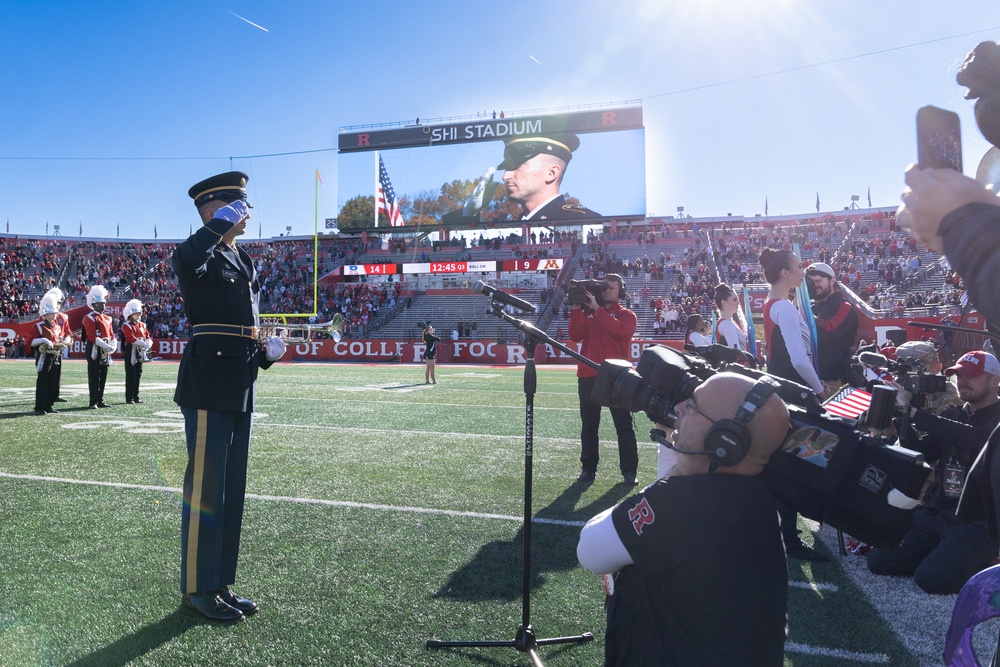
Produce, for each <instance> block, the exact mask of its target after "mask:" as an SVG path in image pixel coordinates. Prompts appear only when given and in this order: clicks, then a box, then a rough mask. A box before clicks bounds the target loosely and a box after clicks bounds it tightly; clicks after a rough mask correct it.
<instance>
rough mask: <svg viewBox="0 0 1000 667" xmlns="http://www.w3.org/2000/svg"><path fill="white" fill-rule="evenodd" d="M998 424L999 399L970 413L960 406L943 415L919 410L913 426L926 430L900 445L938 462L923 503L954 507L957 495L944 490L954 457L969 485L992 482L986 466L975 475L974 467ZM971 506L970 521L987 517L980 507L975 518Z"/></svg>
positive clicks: (968, 512) (968, 508)
mask: <svg viewBox="0 0 1000 667" xmlns="http://www.w3.org/2000/svg"><path fill="white" fill-rule="evenodd" d="M998 424H1000V401H998V402H996V403H993V404H992V405H988V406H986V407H985V408H983V409H982V410H977V411H976V412H975V413H973V414H971V415H970V414H969V413H968V412H966V411H965V410H964V409H963V408H958V407H950V408H947V409H946V410H945V412H944V413H943V414H942V416H940V417H938V416H935V415H932V414H930V413H928V412H925V411H923V410H918V411H917V413H916V415H915V416H914V418H913V426H914V427H916V428H918V429H920V430H921V431H925V433H924V434H923V435H922V436H920V437H919V438H915V437H910V438H909V439H907V440H906V441H904V442H902V443H901V444H902V445H903V446H904V447H908V448H910V449H914V450H916V451H918V452H921V453H923V454H924V456H925V457H926V458H927V462H928V463H934V462H935V461H936V462H937V475H936V478H935V482H934V483H933V484H931V485H930V486H929V487H928V488H927V492H926V494H925V495H924V502H925V503H926V504H927V505H928V506H930V507H941V508H947V509H954V508H955V506H956V505H958V499H957V498H949V497H948V495H947V494H946V493H945V485H944V482H943V479H944V477H945V476H946V473H945V469H946V467H947V466H948V465H949V462H950V461H951V460H952V459H954V461H955V462H957V463H958V465H960V466H961V467H962V469H963V470H964V471H965V472H966V485H968V484H973V485H974V486H979V485H982V484H983V483H984V482H985V483H986V484H987V485H988V484H989V480H988V479H985V480H984V479H983V473H984V470H983V469H980V470H976V471H975V476H974V475H973V471H972V470H971V468H972V464H973V463H974V462H975V460H976V458H977V457H978V456H979V453H980V452H981V451H982V450H983V449H984V447H985V444H986V441H987V439H988V438H989V437H990V433H992V432H993V429H995V428H996V427H997V425H998ZM910 433H911V434H912V433H913V429H910ZM974 477H975V482H974V483H973V478H974ZM963 491H964V487H963ZM972 509H973V508H972V506H971V505H970V506H969V507H967V508H966V510H967V512H966V516H967V517H970V518H969V520H982V519H983V518H985V513H983V512H981V511H979V510H977V511H976V514H978V515H979V516H978V519H972V518H971V515H970V512H971V511H972Z"/></svg>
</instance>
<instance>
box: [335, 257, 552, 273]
mask: <svg viewBox="0 0 1000 667" xmlns="http://www.w3.org/2000/svg"><path fill="white" fill-rule="evenodd" d="M562 267H563V259H562V258H561V257H553V258H544V259H505V260H501V261H499V262H497V261H492V260H491V261H483V262H454V261H443V262H420V263H407V264H345V265H344V266H343V271H344V275H345V276H395V275H411V276H412V275H429V274H430V275H433V274H443V273H486V272H490V271H508V272H510V271H558V270H559V269H561V268H562Z"/></svg>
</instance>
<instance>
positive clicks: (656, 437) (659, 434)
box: [649, 428, 723, 456]
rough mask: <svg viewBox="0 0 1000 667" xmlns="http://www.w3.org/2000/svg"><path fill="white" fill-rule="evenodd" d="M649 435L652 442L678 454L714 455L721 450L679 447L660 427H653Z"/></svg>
mask: <svg viewBox="0 0 1000 667" xmlns="http://www.w3.org/2000/svg"><path fill="white" fill-rule="evenodd" d="M649 437H650V438H652V440H653V442H658V443H660V444H661V445H663V446H664V447H666V448H667V449H672V450H674V451H675V452H677V453H679V454H691V455H692V456H715V455H717V454H721V453H723V452H719V450H716V449H702V450H696V449H681V448H680V447H677V446H676V445H674V444H673V443H672V442H670V441H669V440H667V433H666V431H664V430H663V429H662V428H654V429H653V430H651V431H650V432H649Z"/></svg>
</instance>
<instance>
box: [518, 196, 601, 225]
mask: <svg viewBox="0 0 1000 667" xmlns="http://www.w3.org/2000/svg"><path fill="white" fill-rule="evenodd" d="M599 217H601V214H600V213H595V212H594V211H591V210H590V209H589V208H586V207H584V206H575V205H573V204H567V203H566V197H564V196H563V195H559V196H558V197H556V198H555V199H553V200H552V201H550V202H549V203H548V204H546V205H545V206H543V207H541V208H540V209H538V210H537V211H535V214H534V215H532V216H531V220H576V219H577V218H599ZM522 219H523V218H522Z"/></svg>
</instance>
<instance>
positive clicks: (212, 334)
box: [173, 171, 285, 622]
mask: <svg viewBox="0 0 1000 667" xmlns="http://www.w3.org/2000/svg"><path fill="white" fill-rule="evenodd" d="M247 180H248V177H247V175H246V174H244V173H242V172H239V171H230V172H226V173H224V174H219V175H217V176H213V177H211V178H208V179H205V180H204V181H201V182H200V183H198V184H196V185H194V186H193V187H191V189H190V190H189V191H188V195H189V196H190V197H191V198H192V199H193V200H194V205H195V206H196V207H197V209H198V215H199V216H200V217H201V220H202V223H203V224H202V227H201V228H200V229H198V230H197V231H195V232H194V234H192V235H191V236H189V237H188V238H187V240H185V241H183V242H182V243H180V244H179V245H178V246H177V249H176V250H175V251H174V255H173V267H174V273H176V274H177V280H178V283H179V285H180V290H181V297H183V299H184V311H185V313H186V314H187V317H188V320H189V321H190V322H191V325H192V326H191V340H190V341H189V342H188V344H187V346H186V347H185V348H184V356H183V357H182V358H181V363H180V366H179V368H178V371H177V390H176V391H175V392H174V402H176V403H177V405H179V406H180V408H181V413H182V414H183V415H184V431H185V435H186V438H187V451H188V463H187V469H186V470H185V472H184V503H183V508H182V510H181V581H180V585H181V594H182V598H181V604H182V605H183V606H184V607H185V608H187V609H189V610H191V611H193V612H195V613H197V614H200V615H201V616H204V617H206V618H209V619H211V620H215V621H229V622H231V621H240V620H242V619H243V618H244V617H246V616H249V615H250V614H253V613H256V611H257V604H256V603H254V602H253V601H252V600H249V599H247V598H243V597H240V596H238V595H236V594H235V593H233V592H232V591H231V590H229V587H230V586H231V585H232V584H233V583H235V581H236V562H237V560H238V557H239V550H240V534H241V532H242V525H243V502H244V496H245V494H246V481H247V457H248V454H249V449H250V430H251V427H252V424H253V409H254V399H255V394H256V385H257V371H258V369H260V368H268V367H269V366H271V364H273V363H274V362H275V361H277V360H278V359H280V358H281V355H282V354H284V352H285V344H284V343H283V342H282V341H281V339H280V338H277V337H275V336H271V337H269V338H268V339H267V340H266V341H264V344H263V345H262V344H261V341H260V340H259V338H258V334H257V325H258V323H259V310H258V300H259V294H260V283H259V282H258V280H257V271H256V270H255V269H254V265H253V261H252V260H251V258H250V255H248V254H247V253H246V251H244V250H242V249H241V248H238V247H237V246H236V239H237V237H239V236H241V235H243V234H244V233H246V226H247V221H248V220H249V219H250V207H249V206H248V205H247V203H246V197H247V191H246V184H247Z"/></svg>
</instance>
